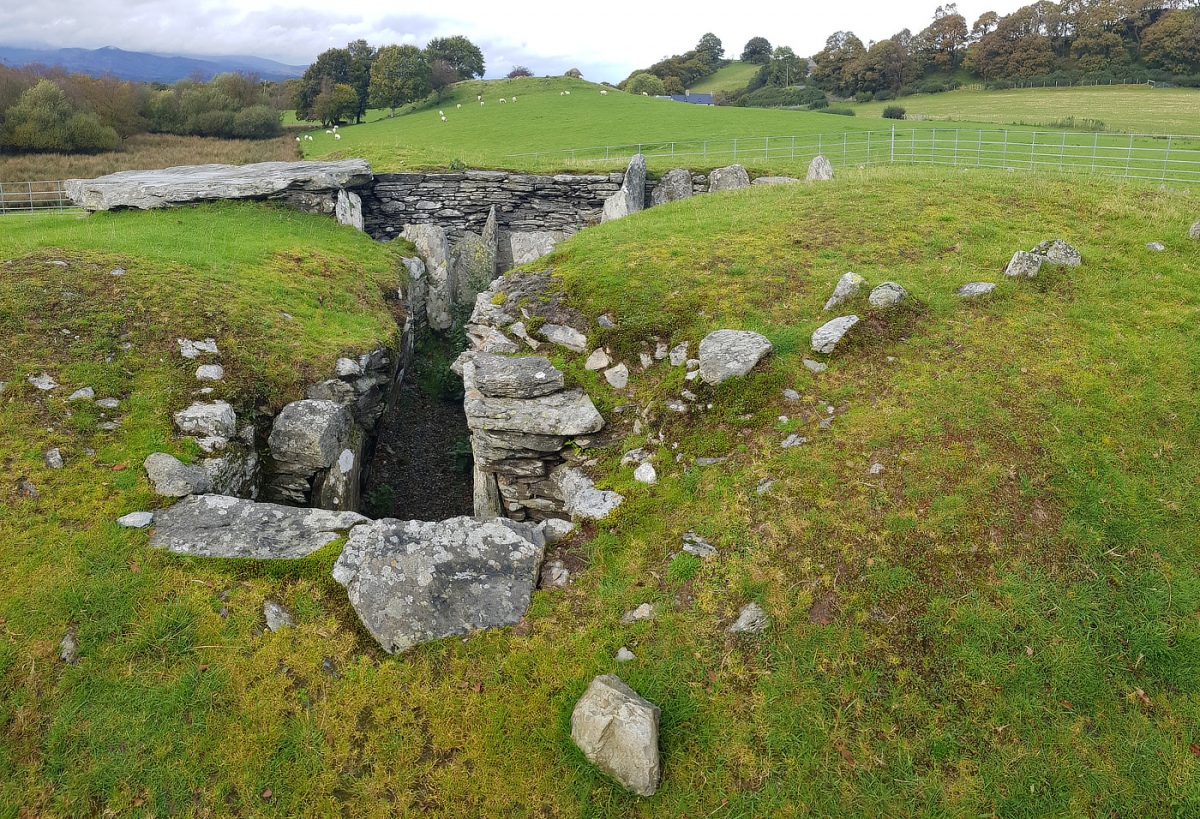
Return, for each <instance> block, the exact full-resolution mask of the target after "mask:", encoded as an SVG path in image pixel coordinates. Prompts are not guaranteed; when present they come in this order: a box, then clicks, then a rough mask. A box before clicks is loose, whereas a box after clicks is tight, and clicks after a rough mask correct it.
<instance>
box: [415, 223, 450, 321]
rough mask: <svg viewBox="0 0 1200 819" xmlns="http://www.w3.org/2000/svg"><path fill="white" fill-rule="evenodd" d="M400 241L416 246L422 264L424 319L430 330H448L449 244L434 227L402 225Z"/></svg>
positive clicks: (444, 235) (444, 234) (441, 230)
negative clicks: (402, 237)
mask: <svg viewBox="0 0 1200 819" xmlns="http://www.w3.org/2000/svg"><path fill="white" fill-rule="evenodd" d="M404 238H405V239H407V240H408V241H410V242H412V243H413V244H414V245H416V247H417V253H418V254H420V256H421V259H422V260H423V261H424V262H425V277H424V296H425V319H426V321H427V322H428V323H429V326H430V328H431V329H433V330H446V329H449V327H450V325H451V324H453V323H454V319H453V317H452V316H451V315H450V304H451V300H452V299H453V296H454V289H455V288H454V282H452V281H451V280H450V275H451V270H450V242H449V240H448V239H447V238H446V231H445V230H443V229H442V228H440V227H438V226H437V225H405V226H404ZM409 272H410V273H411V272H412V268H411V267H410V268H409Z"/></svg>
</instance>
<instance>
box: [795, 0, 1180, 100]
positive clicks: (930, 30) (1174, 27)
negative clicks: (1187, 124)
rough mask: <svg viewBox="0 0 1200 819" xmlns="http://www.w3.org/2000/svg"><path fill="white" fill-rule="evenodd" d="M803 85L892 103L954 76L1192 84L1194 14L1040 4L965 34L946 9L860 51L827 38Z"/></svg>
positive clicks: (1139, 3)
mask: <svg viewBox="0 0 1200 819" xmlns="http://www.w3.org/2000/svg"><path fill="white" fill-rule="evenodd" d="M813 62H814V67H813V72H812V76H811V78H810V81H811V82H812V83H813V84H815V85H817V86H819V87H821V88H824V89H826V90H828V91H829V92H831V93H832V94H835V95H837V96H841V97H850V96H860V97H868V96H869V97H874V98H876V99H891V98H894V97H895V96H897V95H904V94H906V93H913V92H930V91H941V90H946V89H947V88H949V87H952V86H954V85H956V84H957V83H958V82H960V81H961V78H964V77H965V78H968V79H973V80H978V81H980V82H983V83H985V84H986V85H988V86H991V87H1007V86H1011V85H1015V84H1017V83H1023V82H1027V81H1030V80H1042V81H1055V80H1059V81H1063V82H1081V81H1082V82H1098V83H1103V82H1108V81H1114V80H1115V81H1117V82H1121V81H1123V80H1126V79H1128V80H1134V81H1139V82H1144V81H1146V80H1158V81H1162V82H1172V83H1175V84H1178V85H1190V86H1200V8H1197V7H1194V6H1192V0H1062V2H1061V3H1053V2H1050V0H1040V1H1039V2H1037V3H1034V4H1032V5H1029V6H1024V7H1022V8H1019V9H1017V10H1016V11H1014V12H1013V13H1012V14H1008V15H1005V16H1003V17H1002V16H1000V15H998V14H997V13H996V12H994V11H988V12H985V13H984V14H982V15H980V16H979V18H978V19H977V20H975V22H974V23H973V24H972V25H970V26H969V27H968V24H967V20H966V18H965V17H963V15H962V14H960V13H959V11H958V7H957V5H956V4H955V3H949V4H946V5H944V6H938V7H937V9H936V11H935V12H934V15H933V21H932V22H931V23H930V24H929V25H928V26H926V27H925V28H924V29H922V30H921V31H919V32H918V33H916V34H913V33H912V32H911V31H910V30H909V29H904V30H902V31H900V32H898V33H896V34H894V35H893V36H891V37H889V38H887V39H886V40H880V41H879V42H872V43H869V44H864V43H863V42H862V40H860V39H859V38H858V37H856V36H855V35H854V33H853V32H851V31H838V32H834V33H833V34H831V35H830V36H829V38H828V39H827V40H826V41H825V48H823V49H822V50H821V51H819V52H818V53H817V54H815V55H813Z"/></svg>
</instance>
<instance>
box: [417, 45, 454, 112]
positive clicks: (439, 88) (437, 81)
mask: <svg viewBox="0 0 1200 819" xmlns="http://www.w3.org/2000/svg"><path fill="white" fill-rule="evenodd" d="M425 58H426V59H428V58H429V53H428V52H426V53H425ZM459 79H461V78H460V77H459V76H458V72H457V71H455V70H454V66H452V65H450V63H448V62H446V61H445V60H434V61H433V64H432V65H430V66H429V85H430V87H432V88H433V93H434V94H436V95H437V98H438V101H439V102H440V101H441V99H442V92H443V91H445V90H446V89H447V88H449V87H450V86H452V85H454V83H456V82H458V81H459Z"/></svg>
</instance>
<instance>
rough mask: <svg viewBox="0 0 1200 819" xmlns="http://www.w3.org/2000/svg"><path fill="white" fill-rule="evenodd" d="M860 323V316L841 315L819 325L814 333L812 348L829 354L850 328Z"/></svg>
mask: <svg viewBox="0 0 1200 819" xmlns="http://www.w3.org/2000/svg"><path fill="white" fill-rule="evenodd" d="M855 324H858V316H839V317H838V318H835V319H833V320H832V321H827V322H825V323H824V324H822V325H821V326H820V327H818V328H817V329H816V330H815V331H814V332H813V334H812V349H813V351H814V352H817V353H825V354H826V355H828V354H829V353H832V352H833V348H834V347H836V346H837V344H838V342H839V341H841V340H842V339H843V338H844V337H845V335H846V333H848V332H850V328H851V327H853V326H854V325H855Z"/></svg>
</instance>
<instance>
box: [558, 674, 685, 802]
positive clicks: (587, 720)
mask: <svg viewBox="0 0 1200 819" xmlns="http://www.w3.org/2000/svg"><path fill="white" fill-rule="evenodd" d="M661 717H662V712H661V711H660V710H659V708H658V706H656V705H655V704H654V703H652V702H650V701H649V700H646V699H645V698H643V697H641V696H640V695H639V694H638V693H637V692H636V691H634V690H633V689H632V688H630V687H629V686H628V685H626V684H625V683H624V682H622V681H621V679H620V678H619V677H617V676H616V675H614V674H603V675H601V676H599V677H596V679H594V680H592V683H591V685H589V686H588V688H587V691H585V692H584V694H583V696H582V697H580V698H579V701H578V702H577V703H575V708H574V710H573V711H572V712H571V739H572V740H574V742H575V744H576V745H578V746H579V750H581V751H583V755H584V756H586V757H587V758H588V761H589V762H591V763H592V764H593V765H595V766H596V767H597V768H599V769H600V770H602V771H604V772H605V773H606V774H608V775H609V776H611V777H612V778H613V779H615V780H617V781H618V782H620V783H621V785H622V786H623V787H625V788H627V789H628V790H630V791H633V792H634V793H636V794H638V795H639V796H653V795H654V793H655V792H656V791H657V790H658V783H659V779H660V777H661V776H662V766H661V763H660V761H659V755H658V725H659V720H660V719H661Z"/></svg>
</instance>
